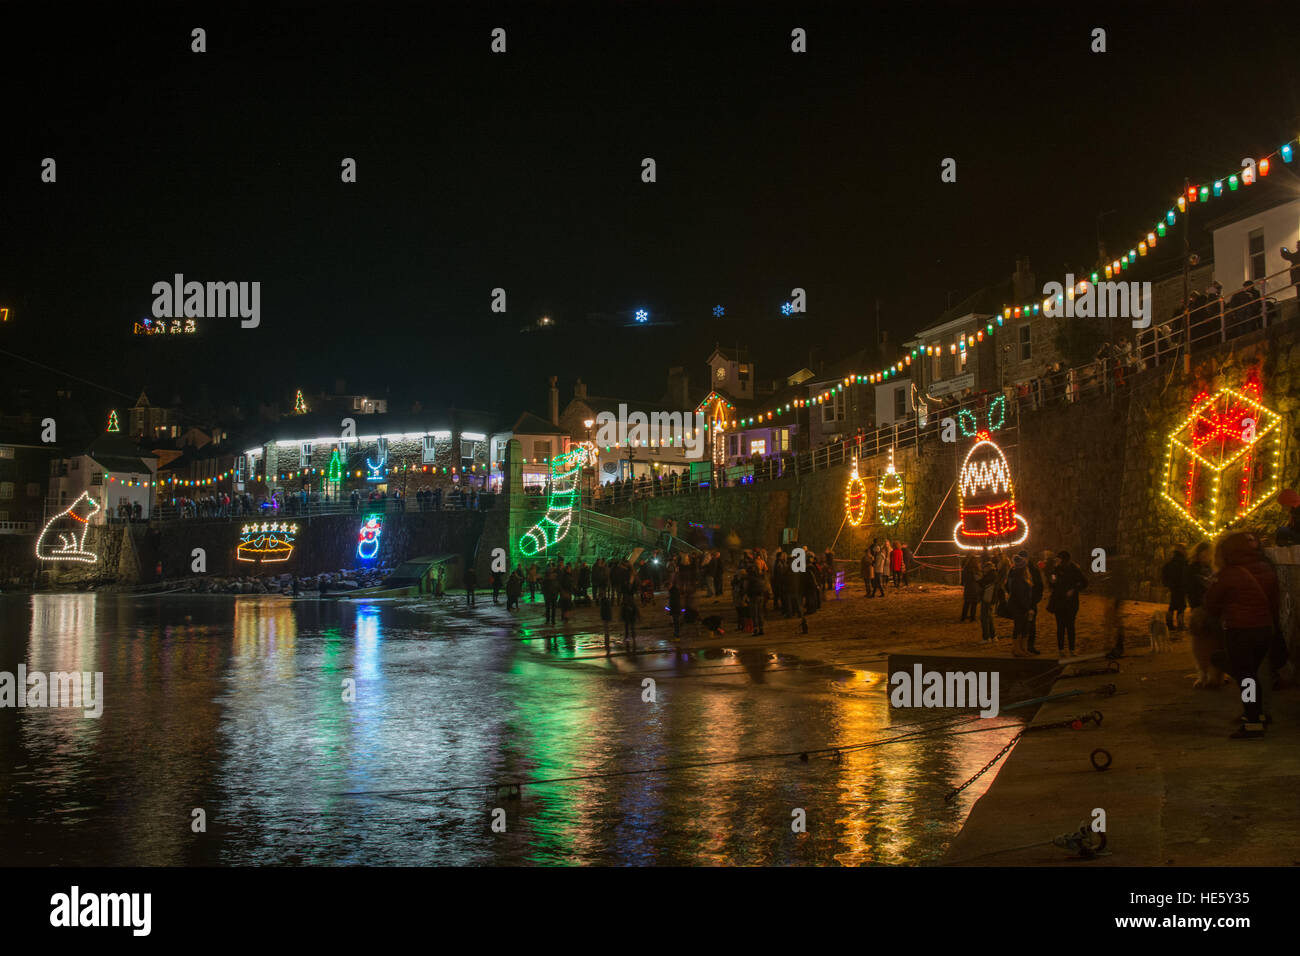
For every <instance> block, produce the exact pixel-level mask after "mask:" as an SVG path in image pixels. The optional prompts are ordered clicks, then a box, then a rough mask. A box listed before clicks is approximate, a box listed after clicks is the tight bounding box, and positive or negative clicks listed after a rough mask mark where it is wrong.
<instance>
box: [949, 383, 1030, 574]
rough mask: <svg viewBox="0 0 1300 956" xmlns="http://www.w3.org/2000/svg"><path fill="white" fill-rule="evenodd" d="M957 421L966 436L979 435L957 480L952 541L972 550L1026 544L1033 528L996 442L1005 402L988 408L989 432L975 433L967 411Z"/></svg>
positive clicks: (998, 400) (1000, 399)
mask: <svg viewBox="0 0 1300 956" xmlns="http://www.w3.org/2000/svg"><path fill="white" fill-rule="evenodd" d="M957 417H958V420H959V421H960V422H961V425H962V432H963V434H965V435H967V437H969V436H970V434H971V432H972V431H974V435H975V445H974V446H973V447H972V448H971V450H970V451H969V452H967V453H966V460H965V461H964V462H963V463H962V466H961V475H960V477H959V478H958V479H957V501H958V509H959V512H960V514H961V520H960V521H959V522H957V527H956V528H955V529H953V535H952V539H953V541H954V542H955V543H956V545H957V547H959V548H963V549H965V550H967V551H980V550H983V549H984V548H1008V547H1013V546H1015V545H1019V544H1023V543H1024V541H1025V539H1026V538H1028V537H1029V523H1028V522H1027V521H1025V519H1024V518H1022V517H1021V516H1020V515H1019V514H1017V513H1016V490H1015V485H1014V484H1013V483H1012V481H1011V466H1010V465H1008V464H1007V456H1006V455H1004V454H1003V453H1002V449H1001V448H999V447H998V445H997V443H995V442H994V441H993V437H992V434H993V432H995V431H997V430H998V429H999V428H1001V427H1002V424H1003V422H1004V421H1005V420H1006V399H1005V398H1004V397H1003V396H1001V395H999V396H998V397H997V398H995V399H994V400H993V402H992V404H990V405H989V412H988V426H989V427H988V428H982V429H979V430H978V431H975V430H974V427H975V425H976V424H977V419H976V418H975V415H974V414H973V413H972V412H970V411H967V410H965V409H963V410H962V411H961V412H960V413H959V414H958V416H957ZM968 419H969V421H970V423H971V424H970V427H968V426H967V420H968Z"/></svg>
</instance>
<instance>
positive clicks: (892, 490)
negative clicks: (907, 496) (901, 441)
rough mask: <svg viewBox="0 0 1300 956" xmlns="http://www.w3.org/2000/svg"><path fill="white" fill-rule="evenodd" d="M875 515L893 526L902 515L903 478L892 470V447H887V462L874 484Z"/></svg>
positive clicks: (889, 525) (884, 523)
mask: <svg viewBox="0 0 1300 956" xmlns="http://www.w3.org/2000/svg"><path fill="white" fill-rule="evenodd" d="M876 517H877V518H878V519H879V521H880V523H881V524H883V525H885V526H887V527H893V526H894V525H896V524H898V522H899V519H901V518H902V517H903V479H902V478H901V477H899V474H898V472H897V471H895V470H894V449H893V448H892V447H891V448H890V449H889V464H888V465H886V466H885V473H884V474H883V475H882V476H881V477H880V481H879V483H877V485H876Z"/></svg>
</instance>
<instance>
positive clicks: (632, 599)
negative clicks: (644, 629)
mask: <svg viewBox="0 0 1300 956" xmlns="http://www.w3.org/2000/svg"><path fill="white" fill-rule="evenodd" d="M621 614H622V618H623V640H624V641H625V642H626V643H627V644H628V646H630V647H631V648H632V651H633V653H635V652H636V619H637V617H638V616H639V615H640V614H641V611H640V609H639V608H638V607H637V606H636V588H634V587H632V585H631V581H629V582H628V583H627V584H626V585H624V587H623V594H622V611H621Z"/></svg>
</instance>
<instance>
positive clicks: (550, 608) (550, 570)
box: [542, 565, 560, 624]
mask: <svg viewBox="0 0 1300 956" xmlns="http://www.w3.org/2000/svg"><path fill="white" fill-rule="evenodd" d="M542 600H543V601H544V602H545V603H546V623H547V624H554V623H555V605H556V604H557V603H558V602H559V600H560V576H559V575H558V574H556V573H555V566H554V565H547V567H546V573H545V574H544V575H543V576H542Z"/></svg>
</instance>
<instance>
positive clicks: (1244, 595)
mask: <svg viewBox="0 0 1300 956" xmlns="http://www.w3.org/2000/svg"><path fill="white" fill-rule="evenodd" d="M1214 559H1215V563H1216V564H1217V565H1218V566H1219V574H1218V576H1217V577H1216V578H1215V581H1214V583H1213V584H1212V585H1210V589H1209V590H1208V591H1207V592H1206V593H1205V611H1206V613H1207V614H1211V615H1215V616H1218V617H1222V619H1223V632H1224V636H1225V638H1226V643H1227V645H1228V660H1229V661H1230V662H1231V671H1232V676H1234V677H1235V678H1237V683H1238V684H1239V685H1240V687H1241V700H1242V706H1243V709H1244V711H1245V713H1244V714H1242V717H1241V720H1242V726H1241V727H1240V728H1238V729H1237V730H1236V731H1235V732H1234V733H1232V734H1229V736H1230V737H1233V738H1235V739H1238V740H1241V739H1247V738H1252V737H1262V736H1263V735H1264V723H1265V721H1266V720H1267V719H1268V718H1266V717H1265V716H1264V714H1263V707H1262V703H1261V701H1260V695H1259V690H1260V689H1261V688H1262V686H1263V682H1262V681H1260V680H1259V668H1260V665H1261V664H1263V663H1264V659H1265V658H1266V657H1268V656H1269V651H1270V649H1271V648H1272V646H1273V643H1274V636H1275V635H1276V634H1277V633H1278V630H1277V613H1278V599H1279V591H1278V581H1277V572H1276V571H1274V570H1273V566H1272V564H1271V563H1270V562H1269V560H1268V559H1267V558H1266V557H1265V556H1264V552H1263V549H1261V548H1260V546H1259V539H1258V538H1256V537H1255V536H1254V535H1253V534H1251V533H1250V532H1248V531H1238V532H1235V533H1233V534H1230V535H1228V536H1227V537H1225V538H1224V539H1223V540H1222V541H1220V542H1219V546H1218V547H1217V548H1215V554H1214ZM1275 663H1276V662H1275ZM1252 685H1253V688H1252Z"/></svg>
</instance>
